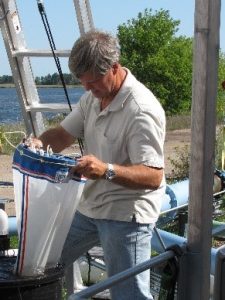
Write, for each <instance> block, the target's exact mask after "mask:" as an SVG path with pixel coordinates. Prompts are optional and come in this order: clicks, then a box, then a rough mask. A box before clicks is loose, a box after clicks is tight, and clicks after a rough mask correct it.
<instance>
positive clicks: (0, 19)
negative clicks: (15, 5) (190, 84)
mask: <svg viewBox="0 0 225 300" xmlns="http://www.w3.org/2000/svg"><path fill="white" fill-rule="evenodd" d="M8 13H9V9H7V11H6V13H5V14H4V16H2V17H0V21H3V20H4V19H5V18H6V16H7V14H8Z"/></svg>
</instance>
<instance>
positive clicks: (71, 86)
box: [0, 83, 81, 89]
mask: <svg viewBox="0 0 225 300" xmlns="http://www.w3.org/2000/svg"><path fill="white" fill-rule="evenodd" d="M62 87H63V86H62V85H60V84H40V85H37V88H62ZM66 87H67V88H80V87H81V85H66ZM1 88H2V89H4V88H15V84H13V83H2V84H0V89H1Z"/></svg>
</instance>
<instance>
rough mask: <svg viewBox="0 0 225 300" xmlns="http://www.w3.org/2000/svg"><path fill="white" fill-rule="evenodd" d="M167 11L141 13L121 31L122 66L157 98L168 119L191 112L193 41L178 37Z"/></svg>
mask: <svg viewBox="0 0 225 300" xmlns="http://www.w3.org/2000/svg"><path fill="white" fill-rule="evenodd" d="M179 24H180V21H178V20H173V19H172V18H171V17H170V15H169V12H168V11H165V10H159V11H156V12H155V14H153V13H152V10H151V9H150V10H147V9H146V10H145V11H144V13H139V14H138V16H137V19H132V20H128V21H127V24H125V23H124V24H122V25H120V26H119V27H118V38H119V41H120V45H121V63H122V64H123V65H125V66H127V67H128V68H129V69H130V70H131V71H132V72H133V74H134V75H135V76H136V77H137V78H138V79H139V80H140V81H141V82H142V83H144V84H145V85H146V86H147V87H149V88H150V89H151V90H152V92H153V93H154V94H155V95H156V96H157V97H158V99H159V100H160V102H161V103H162V105H163V107H164V109H165V111H166V113H167V115H171V114H177V113H182V112H186V111H189V110H190V106H191V95H192V90H191V84H192V39H190V38H187V37H184V36H176V33H177V31H178V25H179Z"/></svg>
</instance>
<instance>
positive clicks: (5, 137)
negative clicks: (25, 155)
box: [2, 131, 26, 149]
mask: <svg viewBox="0 0 225 300" xmlns="http://www.w3.org/2000/svg"><path fill="white" fill-rule="evenodd" d="M14 133H21V134H23V136H24V138H26V133H25V132H24V131H7V132H3V135H2V136H3V137H4V139H5V140H6V142H7V143H8V144H9V145H10V146H11V147H13V148H14V149H16V147H17V146H18V145H19V144H20V143H19V144H17V145H13V144H12V143H11V142H10V140H9V139H8V137H7V134H14Z"/></svg>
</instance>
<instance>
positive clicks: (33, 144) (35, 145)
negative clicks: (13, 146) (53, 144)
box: [23, 137, 43, 150]
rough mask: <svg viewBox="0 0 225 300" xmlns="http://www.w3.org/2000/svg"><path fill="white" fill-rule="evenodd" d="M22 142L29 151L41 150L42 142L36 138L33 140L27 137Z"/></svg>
mask: <svg viewBox="0 0 225 300" xmlns="http://www.w3.org/2000/svg"><path fill="white" fill-rule="evenodd" d="M23 142H24V145H26V146H27V147H29V148H31V149H36V150H40V149H41V148H43V143H42V141H41V140H39V139H37V138H34V137H28V138H27V139H25V140H24V141H23Z"/></svg>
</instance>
